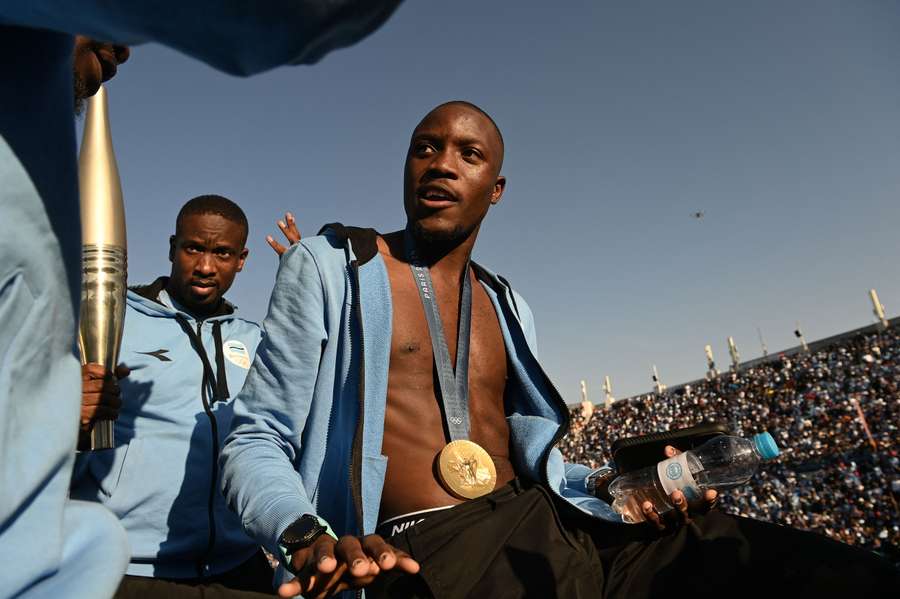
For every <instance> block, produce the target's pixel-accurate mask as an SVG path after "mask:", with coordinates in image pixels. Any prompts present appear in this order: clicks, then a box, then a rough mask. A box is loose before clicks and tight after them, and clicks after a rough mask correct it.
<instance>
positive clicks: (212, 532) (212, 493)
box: [197, 321, 219, 576]
mask: <svg viewBox="0 0 900 599" xmlns="http://www.w3.org/2000/svg"><path fill="white" fill-rule="evenodd" d="M202 327H203V321H200V322H198V323H197V341H198V342H199V343H200V348H201V350H202V351H203V352H204V353H206V350H205V349H203V337H202V336H201V329H202ZM204 362H206V363H205V364H204V372H206V371H207V370H208V369H210V368H211V366H210V365H209V364H208V362H209V358H207V359H206V360H204ZM209 375H210V376H212V372H210V373H209ZM203 378H204V382H203V387H202V388H201V390H200V398H201V399H202V400H203V411H204V412H206V416H207V417H208V418H209V428H210V432H211V433H212V464H211V470H210V474H211V477H210V481H209V500H208V503H207V509H208V514H209V541H208V543H207V545H206V553H205V554H204V555H203V558H202V559H201V560H200V563H199V564H198V569H199V570H200V572H201V574H200V575H201V576H203V570H204V567H205V566H206V565H207V564H208V563H209V557H210V555H212V552H213V548H214V547H215V545H216V514H215V501H216V487H217V485H216V481H217V480H218V478H219V476H218V475H219V472H218V463H219V423H218V422H217V421H216V415H215V414H213V411H212V406H210V404H209V398H208V397H207V393H208V391H207V389H209V388H212V389H215V388H216V386H215V383H214V382H213V381H207V377H206V376H204V377H203ZM207 382H208V383H209V384H208V385H207ZM214 392H215V391H214ZM213 402H215V398H213Z"/></svg>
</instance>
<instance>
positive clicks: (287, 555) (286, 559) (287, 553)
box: [278, 514, 338, 574]
mask: <svg viewBox="0 0 900 599" xmlns="http://www.w3.org/2000/svg"><path fill="white" fill-rule="evenodd" d="M305 515H307V514H304V516H305ZM308 515H309V516H312V517H313V518H315V519H316V520H317V521H318V523H319V525H320V526H323V527H324V528H325V530H324V531H323V532H322V534H326V535H328V536H330V537H331V538H332V539H334V540H335V541H337V540H338V537H337V535H336V534H334V530H332V528H331V525H330V524H328V522H327V521H326V520H324V519H323V518H319V517H318V516H315V515H313V514H308ZM302 517H303V516H300V518H302ZM300 518H297V520H299V519H300ZM297 520H295V521H294V522H296V521H297ZM320 536H322V535H321V534H320V535H317V536H316V538H319V537H320ZM279 539H280V537H279ZM294 551H297V548H293V549H289V548H288V547H287V546H285V545H282V544H281V543H280V542H279V543H278V553H279V555H280V557H281V563H282V565H284V567H285V569H287V571H288V572H290V573H291V574H297V573H296V572H295V571H294V569H293V568H292V567H291V554H292V553H293V552H294Z"/></svg>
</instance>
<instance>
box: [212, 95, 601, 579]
mask: <svg viewBox="0 0 900 599" xmlns="http://www.w3.org/2000/svg"><path fill="white" fill-rule="evenodd" d="M503 151H504V148H503V138H502V136H501V134H500V131H499V129H498V128H497V126H496V124H495V123H494V121H493V120H492V119H491V118H490V117H489V116H488V115H487V114H486V113H485V112H483V111H482V110H481V109H480V108H478V107H477V106H474V105H472V104H469V103H467V102H450V103H447V104H443V105H441V106H438V107H437V108H435V109H434V110H432V111H431V112H429V113H428V115H426V117H425V118H424V119H423V120H422V121H421V122H420V123H419V124H418V126H417V127H416V128H415V131H414V132H413V135H412V139H411V140H410V144H409V149H408V152H407V155H406V164H405V169H404V207H405V211H406V216H407V225H406V227H405V228H404V229H402V230H400V231H396V232H393V233H388V234H378V233H376V232H375V231H374V230H372V229H359V228H354V227H345V226H343V225H328V226H326V227H325V228H324V229H323V230H322V232H321V234H320V235H319V236H316V237H308V238H306V239H304V240H303V241H301V242H300V243H299V244H297V245H295V246H293V247H292V248H291V249H289V250H288V251H287V252H285V254H284V255H283V256H282V258H281V266H280V270H279V273H278V277H277V280H276V284H275V288H274V290H273V294H272V301H271V304H270V309H269V315H268V316H267V318H266V320H265V322H264V324H263V328H264V330H265V335H264V341H263V342H262V344H261V346H260V349H259V353H258V354H257V359H256V361H255V363H254V365H253V367H252V368H251V371H250V373H249V375H248V378H247V381H246V383H245V386H244V388H243V391H242V392H241V393H240V394H239V396H238V398H237V399H236V404H235V419H234V421H233V426H232V433H231V435H230V436H229V439H228V440H227V441H226V445H225V447H224V448H223V451H222V460H221V462H220V463H221V464H222V467H223V491H224V492H225V495H226V499H227V500H228V502H229V504H230V505H231V507H232V508H233V509H235V510H236V511H237V512H238V513H239V514H240V516H241V519H242V521H243V522H244V523H245V527H246V528H247V530H248V532H249V533H250V534H251V535H253V536H255V537H256V539H257V540H258V541H259V542H260V543H262V544H263V545H265V546H266V547H268V548H269V549H270V550H272V551H273V552H279V553H280V554H281V556H282V559H283V563H284V564H285V565H286V566H287V569H288V570H289V571H290V572H292V575H293V579H291V576H288V577H287V579H288V580H289V582H287V583H286V584H284V585H283V586H282V588H281V589H280V592H281V594H282V595H283V596H290V595H291V594H296V593H299V592H303V594H304V596H305V597H325V596H330V595H332V594H334V593H337V592H339V591H342V590H345V589H351V588H360V587H366V595H367V597H371V596H391V597H430V596H437V597H443V596H454V597H456V596H458V597H464V596H484V597H487V596H493V594H494V593H495V591H496V590H497V585H502V586H503V587H504V588H505V589H506V591H512V592H514V589H519V590H521V591H522V593H523V594H524V593H525V592H526V589H527V588H531V589H532V590H533V589H543V588H555V589H557V590H558V591H559V593H560V594H559V595H558V596H560V597H563V596H566V597H569V596H579V595H578V594H571V593H569V591H572V590H575V588H576V587H578V586H584V585H583V583H582V582H580V581H576V578H580V577H581V576H582V575H583V573H584V572H587V571H589V570H590V567H591V565H590V564H589V562H588V560H587V558H586V556H584V555H582V553H578V552H575V553H573V552H572V551H571V547H570V543H569V542H568V541H567V534H568V533H566V532H565V531H563V530H562V529H560V527H559V526H558V524H557V522H558V521H559V518H558V517H557V515H556V507H555V504H556V503H558V502H563V501H564V498H565V499H569V500H573V501H576V502H580V503H581V506H582V510H583V511H584V512H588V513H591V514H594V515H598V516H601V517H607V518H609V519H614V520H619V518H618V516H617V515H616V514H615V513H614V512H612V510H611V509H610V508H609V506H608V505H606V504H605V503H603V502H602V501H600V500H598V499H596V498H595V497H593V496H592V495H590V494H588V493H587V492H586V489H585V486H584V480H585V477H586V475H587V474H589V473H590V471H589V470H588V469H587V468H584V467H578V469H577V470H575V471H574V472H572V481H573V483H574V484H567V483H566V473H567V467H565V466H564V465H563V463H562V459H561V456H560V455H559V453H558V451H556V450H555V449H553V445H554V443H555V442H556V441H557V440H558V438H559V437H560V436H561V435H562V434H563V432H564V431H565V424H566V419H567V409H566V406H565V404H564V402H563V401H562V399H561V398H560V396H559V394H558V393H557V391H556V390H555V389H554V388H553V386H552V384H551V383H550V381H549V379H548V378H547V376H546V375H545V374H544V372H543V370H542V369H541V367H540V365H539V363H538V361H537V358H536V350H535V334H534V325H533V320H532V316H531V312H530V310H529V308H528V306H527V304H526V303H525V302H524V300H523V299H522V298H521V296H519V295H518V294H517V293H516V292H514V291H513V290H512V288H511V287H510V285H509V284H508V283H507V282H506V281H505V279H503V278H502V277H500V276H498V275H496V274H494V273H492V272H491V271H489V270H488V269H486V268H485V267H483V266H481V265H479V264H478V263H476V262H473V261H472V250H473V248H474V245H475V240H476V238H477V236H478V232H479V229H480V227H481V223H482V221H483V219H484V218H485V217H486V215H487V213H488V210H489V209H490V208H491V207H492V206H494V205H496V204H497V203H498V202H499V201H500V199H501V197H502V195H503V191H504V188H505V185H506V180H505V178H504V177H503V176H502V175H501V174H500V168H501V165H502V162H503ZM372 201H377V199H374V198H373V200H372ZM247 523H249V524H247ZM376 533H377V534H376ZM563 546H564V547H567V548H568V549H567V550H566V551H563V552H561V553H560V552H559V551H557V549H559V547H563ZM516 547H519V548H522V549H523V550H524V549H525V548H528V550H529V551H536V552H538V553H543V554H548V555H552V554H555V555H556V557H554V558H553V559H552V560H551V561H552V564H550V565H549V566H548V567H547V568H544V569H542V570H541V571H540V572H534V575H536V576H538V577H539V578H540V581H537V582H536V581H535V580H532V579H531V577H525V578H523V577H513V578H510V577H509V576H508V573H509V572H511V571H513V570H522V569H523V568H524V569H526V570H527V565H526V561H527V560H526V561H523V560H522V559H521V555H524V554H522V553H518V554H517V553H515V552H510V551H507V549H514V548H516ZM504 572H505V573H506V574H504ZM536 584H537V586H535V585H536ZM548 585H549V587H548Z"/></svg>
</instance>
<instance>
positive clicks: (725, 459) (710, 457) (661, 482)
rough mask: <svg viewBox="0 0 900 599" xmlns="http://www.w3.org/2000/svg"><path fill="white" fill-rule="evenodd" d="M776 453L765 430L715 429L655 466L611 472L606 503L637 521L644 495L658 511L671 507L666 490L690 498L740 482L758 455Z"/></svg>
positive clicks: (765, 456)
mask: <svg viewBox="0 0 900 599" xmlns="http://www.w3.org/2000/svg"><path fill="white" fill-rule="evenodd" d="M779 453H780V451H779V450H778V445H776V444H775V439H773V438H772V435H770V434H769V433H760V434H758V435H754V436H753V437H752V438H750V439H743V438H741V437H732V436H726V435H719V436H718V437H713V438H712V439H710V440H709V441H707V442H706V443H704V444H703V445H701V446H700V447H697V448H695V449H691V450H690V451H685V452H682V453H680V454H678V455H677V456H675V457H672V458H669V459H667V460H663V461H662V462H660V463H659V464H657V465H656V466H650V467H649V468H642V469H641V470H635V471H634V472H628V473H626V474H623V475H622V476H619V477H618V478H616V479H615V480H614V481H613V482H612V484H610V485H609V493H610V495H612V497H613V504H612V507H613V509H614V510H616V511H617V512H618V513H620V514H622V519H623V520H625V522H628V523H637V522H642V521H643V520H644V519H645V518H644V513H643V511H642V510H641V505H642V504H643V503H644V502H645V501H650V502H652V503H653V506H654V507H655V508H656V511H657V512H659V513H663V512H665V511H667V510H670V509H672V505H671V504H670V503H669V494H671V493H672V491H675V490H676V489H679V490H681V492H682V493H684V496H685V498H686V499H687V500H688V501H694V500H697V499H700V498H701V497H702V496H703V492H704V491H705V490H707V489H715V490H717V491H721V490H723V489H731V488H733V487H737V486H740V485H742V484H744V483H746V482H747V481H748V480H750V477H751V476H753V474H754V473H755V472H756V470H757V468H758V467H759V463H760V461H762V460H771V459H773V458H776V457H778V454H779Z"/></svg>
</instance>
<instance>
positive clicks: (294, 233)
mask: <svg viewBox="0 0 900 599" xmlns="http://www.w3.org/2000/svg"><path fill="white" fill-rule="evenodd" d="M278 228H279V229H281V232H282V233H283V234H284V236H285V238H286V239H287V240H288V242H289V243H290V244H291V245H294V244H295V243H297V242H298V241H300V231H299V230H298V229H297V221H296V220H295V219H294V215H293V214H291V213H290V212H285V213H284V220H283V221H281V220H280V221H278Z"/></svg>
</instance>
